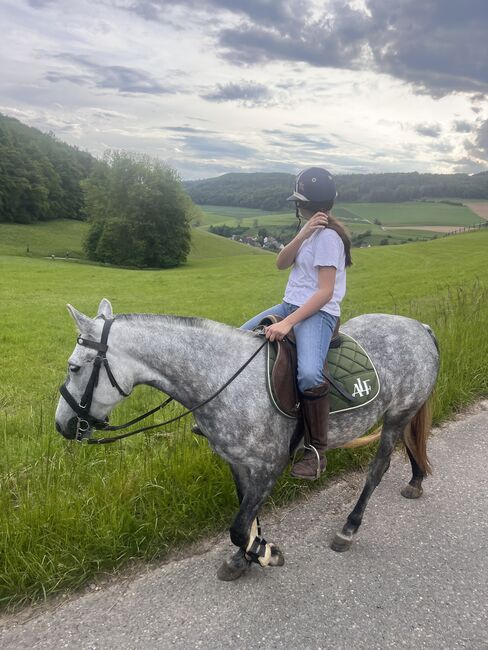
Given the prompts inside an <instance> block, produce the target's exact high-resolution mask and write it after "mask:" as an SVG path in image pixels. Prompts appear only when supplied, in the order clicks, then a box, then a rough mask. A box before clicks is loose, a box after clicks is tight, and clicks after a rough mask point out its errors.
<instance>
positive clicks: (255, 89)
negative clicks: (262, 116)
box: [201, 82, 270, 105]
mask: <svg viewBox="0 0 488 650" xmlns="http://www.w3.org/2000/svg"><path fill="white" fill-rule="evenodd" d="M201 97H203V99H206V100H207V101H209V102H234V101H241V102H244V103H245V104H251V105H256V104H259V103H262V102H263V101H265V100H267V99H268V98H269V97H270V92H269V90H268V88H267V87H266V86H263V85H262V84H258V83H252V82H241V83H228V84H217V86H216V88H215V89H214V90H212V91H210V92H208V93H205V94H203V95H201Z"/></svg>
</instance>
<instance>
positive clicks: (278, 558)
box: [269, 542, 285, 566]
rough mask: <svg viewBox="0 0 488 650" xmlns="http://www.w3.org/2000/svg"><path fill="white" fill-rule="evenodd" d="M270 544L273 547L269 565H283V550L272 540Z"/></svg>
mask: <svg viewBox="0 0 488 650" xmlns="http://www.w3.org/2000/svg"><path fill="white" fill-rule="evenodd" d="M269 546H270V547H271V559H270V561H269V566H283V565H284V563H285V558H284V555H283V553H282V552H281V550H280V549H279V548H278V547H277V546H275V545H274V544H272V543H271V542H270V543H269Z"/></svg>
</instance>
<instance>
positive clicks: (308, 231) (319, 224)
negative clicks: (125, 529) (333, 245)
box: [300, 212, 329, 239]
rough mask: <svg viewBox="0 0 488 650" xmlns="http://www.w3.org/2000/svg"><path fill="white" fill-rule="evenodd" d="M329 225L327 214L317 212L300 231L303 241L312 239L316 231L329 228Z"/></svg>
mask: <svg viewBox="0 0 488 650" xmlns="http://www.w3.org/2000/svg"><path fill="white" fill-rule="evenodd" d="M328 223H329V215H328V214H327V213H326V212H316V213H315V214H314V215H313V216H311V217H310V219H308V221H307V222H306V224H305V225H304V226H303V228H302V230H301V231H300V234H301V236H302V237H303V239H307V237H310V235H312V234H313V233H314V232H315V231H316V230H323V229H324V228H326V227H327V224H328Z"/></svg>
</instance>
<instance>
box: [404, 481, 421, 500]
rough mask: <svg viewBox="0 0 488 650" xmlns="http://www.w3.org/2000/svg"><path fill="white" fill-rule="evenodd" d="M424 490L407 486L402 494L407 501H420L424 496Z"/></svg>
mask: <svg viewBox="0 0 488 650" xmlns="http://www.w3.org/2000/svg"><path fill="white" fill-rule="evenodd" d="M423 492H424V491H423V490H422V488H421V487H415V486H413V485H410V484H409V485H406V486H405V487H404V488H403V490H400V494H401V495H402V497H405V499H418V498H419V497H421V496H422V494H423Z"/></svg>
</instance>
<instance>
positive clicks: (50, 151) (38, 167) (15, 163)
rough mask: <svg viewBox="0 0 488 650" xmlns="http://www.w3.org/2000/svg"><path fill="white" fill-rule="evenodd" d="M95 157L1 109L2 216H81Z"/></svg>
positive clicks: (5, 218) (32, 219)
mask: <svg viewBox="0 0 488 650" xmlns="http://www.w3.org/2000/svg"><path fill="white" fill-rule="evenodd" d="M94 161H95V159H94V158H93V157H92V156H91V155H90V154H89V153H86V152H83V151H80V150H78V149H77V148H76V147H71V146H69V145H67V144H65V143H63V142H60V141H59V140H57V139H56V138H55V137H54V136H53V135H46V134H44V133H41V131H39V130H38V129H34V128H31V127H29V126H26V125H25V124H22V122H19V121H18V120H16V119H14V118H12V117H7V116H6V115H1V114H0V221H11V222H17V223H32V222H35V221H47V220H48V219H81V218H82V216H83V214H82V210H83V195H82V190H81V187H80V181H81V180H82V179H83V178H86V177H87V176H88V174H89V173H90V171H91V169H92V166H93V163H94Z"/></svg>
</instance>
